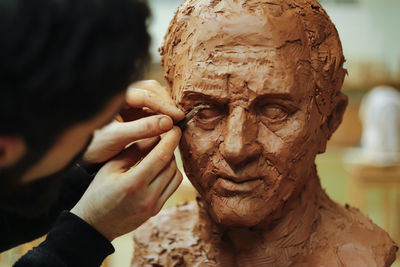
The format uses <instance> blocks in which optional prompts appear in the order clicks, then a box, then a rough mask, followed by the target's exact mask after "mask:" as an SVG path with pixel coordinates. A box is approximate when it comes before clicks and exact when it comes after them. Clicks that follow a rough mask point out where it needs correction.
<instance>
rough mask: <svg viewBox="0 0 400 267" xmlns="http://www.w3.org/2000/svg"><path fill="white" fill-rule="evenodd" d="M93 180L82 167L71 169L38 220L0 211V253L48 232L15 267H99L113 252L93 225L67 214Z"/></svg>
mask: <svg viewBox="0 0 400 267" xmlns="http://www.w3.org/2000/svg"><path fill="white" fill-rule="evenodd" d="M92 179H93V176H92V175H90V174H88V173H87V172H86V171H85V170H84V169H83V168H80V167H74V168H72V169H71V170H70V171H69V172H68V174H67V178H66V180H65V182H64V184H63V186H62V187H61V190H60V196H59V201H58V202H57V203H56V204H55V206H54V207H53V208H52V209H51V210H50V211H49V212H48V213H46V214H44V215H43V216H40V217H39V218H36V219H26V218H23V217H21V216H18V215H15V214H11V213H9V212H3V211H0V252H2V251H5V250H8V249H10V248H12V247H15V246H18V245H20V244H23V243H26V242H30V241H32V240H34V239H36V238H38V237H40V236H42V235H44V234H46V233H48V235H47V238H46V240H45V241H44V242H43V243H41V244H40V245H39V246H38V247H36V248H34V249H32V250H31V251H29V252H28V253H27V254H26V255H24V256H23V257H22V258H21V259H20V260H19V261H18V262H17V263H15V265H14V266H16V267H23V266H30V267H35V266H44V267H46V266H52V267H56V266H63V267H64V266H65V267H67V266H85V267H92V266H100V265H101V263H102V262H103V260H104V259H105V258H106V257H107V256H108V255H110V254H112V253H113V252H114V248H113V246H112V245H111V243H110V242H109V241H108V240H107V239H106V238H105V237H104V236H103V235H101V234H100V233H99V232H98V231H97V230H95V229H94V228H93V227H92V226H90V225H89V224H87V223H86V222H85V221H84V220H82V219H80V218H79V217H78V216H76V215H74V214H72V213H70V212H68V211H67V210H70V209H71V208H72V207H73V206H74V205H75V204H76V203H77V202H78V201H79V199H80V198H81V196H82V195H83V193H84V192H85V191H86V189H87V187H88V186H89V184H90V182H91V181H92ZM50 228H51V230H50ZM49 230H50V231H49Z"/></svg>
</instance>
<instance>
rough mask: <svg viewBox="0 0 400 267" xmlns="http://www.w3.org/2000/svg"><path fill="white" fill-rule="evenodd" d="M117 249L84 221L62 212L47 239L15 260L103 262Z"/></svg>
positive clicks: (74, 263)
mask: <svg viewBox="0 0 400 267" xmlns="http://www.w3.org/2000/svg"><path fill="white" fill-rule="evenodd" d="M113 252H114V248H113V246H112V245H111V243H110V242H109V241H108V240H107V239H106V238H105V237H104V236H102V235H101V234H100V233H99V232H97V231H96V230H95V229H94V228H93V227H91V226H90V225H89V224H87V223H86V222H85V221H83V220H82V219H80V218H79V217H77V216H76V215H74V214H72V213H70V212H67V211H65V212H63V213H62V214H61V215H60V217H59V218H58V219H57V222H56V224H55V225H54V227H53V228H52V229H51V231H50V232H49V234H48V236H47V238H46V240H45V241H44V242H43V243H42V244H40V245H39V246H38V247H37V248H34V249H33V250H31V251H29V252H28V253H27V254H26V255H24V256H23V257H22V258H21V259H20V260H19V261H18V262H17V263H16V264H15V266H16V267H24V266H30V267H35V266H44V267H46V266H49V267H50V266H85V267H92V266H93V267H94V266H100V265H101V263H102V262H103V260H104V259H105V258H106V257H107V256H108V255H110V254H112V253H113Z"/></svg>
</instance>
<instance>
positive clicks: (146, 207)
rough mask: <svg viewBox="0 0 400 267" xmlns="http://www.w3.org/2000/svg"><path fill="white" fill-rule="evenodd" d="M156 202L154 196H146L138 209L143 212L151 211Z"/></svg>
mask: <svg viewBox="0 0 400 267" xmlns="http://www.w3.org/2000/svg"><path fill="white" fill-rule="evenodd" d="M155 203H156V198H155V196H151V197H148V198H147V199H145V200H144V201H143V202H142V203H141V205H140V211H141V212H143V213H148V212H150V213H151V212H152V211H153V210H154V206H155Z"/></svg>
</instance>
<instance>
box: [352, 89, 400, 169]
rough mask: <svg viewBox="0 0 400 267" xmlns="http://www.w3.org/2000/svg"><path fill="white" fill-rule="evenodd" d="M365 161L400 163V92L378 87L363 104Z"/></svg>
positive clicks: (363, 158) (374, 163) (372, 162)
mask: <svg viewBox="0 0 400 267" xmlns="http://www.w3.org/2000/svg"><path fill="white" fill-rule="evenodd" d="M360 117H361V120H362V123H363V134H362V138H361V152H362V160H361V161H363V162H365V163H370V164H373V165H397V164H400V92H399V91H397V90H396V89H394V88H392V87H389V86H378V87H375V88H374V89H373V90H372V91H371V92H370V93H368V95H366V96H365V97H364V99H363V101H362V103H361V107H360Z"/></svg>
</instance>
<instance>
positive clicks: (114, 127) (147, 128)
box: [82, 81, 185, 165]
mask: <svg viewBox="0 0 400 267" xmlns="http://www.w3.org/2000/svg"><path fill="white" fill-rule="evenodd" d="M125 102H126V104H125V107H124V108H123V109H122V110H121V112H120V114H118V115H117V117H116V119H115V121H113V122H112V123H111V124H109V125H107V126H105V127H104V128H102V129H100V130H97V131H96V132H95V133H94V137H93V141H92V142H91V144H90V146H89V147H88V149H87V151H86V152H85V154H84V156H83V162H82V163H83V164H84V165H91V164H96V163H104V162H106V161H107V160H109V159H111V158H113V157H114V156H116V155H118V154H119V153H120V152H121V151H123V150H124V149H125V148H126V147H127V146H128V145H129V144H131V143H133V142H136V141H138V140H142V139H145V138H149V137H154V136H159V135H160V134H162V133H165V132H166V131H169V130H171V129H172V126H173V121H175V122H178V121H180V120H182V119H183V118H184V117H185V114H184V113H183V112H182V111H181V110H179V109H178V108H177V107H176V105H175V103H174V102H173V101H172V99H171V97H170V95H169V94H168V92H167V91H166V90H165V88H163V87H162V86H161V85H160V84H159V83H158V82H156V81H142V82H138V83H135V84H133V85H132V86H130V88H129V89H128V91H127V94H126V101H125Z"/></svg>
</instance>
